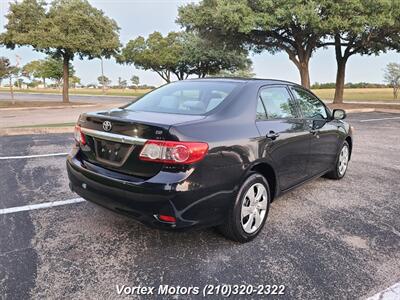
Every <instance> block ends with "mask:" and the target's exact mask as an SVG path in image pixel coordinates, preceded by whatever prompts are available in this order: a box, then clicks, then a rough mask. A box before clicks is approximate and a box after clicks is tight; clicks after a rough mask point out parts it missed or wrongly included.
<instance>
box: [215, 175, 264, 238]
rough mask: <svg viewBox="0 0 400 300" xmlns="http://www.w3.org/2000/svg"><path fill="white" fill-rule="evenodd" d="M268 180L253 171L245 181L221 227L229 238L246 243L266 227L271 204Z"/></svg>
mask: <svg viewBox="0 0 400 300" xmlns="http://www.w3.org/2000/svg"><path fill="white" fill-rule="evenodd" d="M270 198H271V194H270V189H269V185H268V181H267V180H266V179H265V178H264V177H263V176H262V175H260V174H258V173H253V174H251V175H250V176H249V177H247V179H246V180H245V181H244V182H243V184H242V186H241V188H240V189H239V192H238V195H237V197H236V200H235V203H234V205H232V207H231V209H230V210H229V215H228V219H227V221H226V223H225V224H223V225H221V226H220V227H219V229H220V231H221V232H222V233H223V234H224V235H225V236H226V237H228V238H229V239H231V240H234V241H236V242H240V243H246V242H249V241H251V240H252V239H254V238H255V237H256V236H257V235H258V234H259V233H260V231H261V229H262V228H263V227H264V224H265V221H266V219H267V215H268V211H269V205H270Z"/></svg>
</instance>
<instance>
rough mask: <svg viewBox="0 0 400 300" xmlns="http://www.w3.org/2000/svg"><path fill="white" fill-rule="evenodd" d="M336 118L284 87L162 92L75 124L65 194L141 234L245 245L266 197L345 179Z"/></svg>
mask: <svg viewBox="0 0 400 300" xmlns="http://www.w3.org/2000/svg"><path fill="white" fill-rule="evenodd" d="M345 117H346V114H345V112H344V111H343V110H340V109H336V110H334V111H333V112H331V111H330V110H329V109H328V108H327V107H326V106H325V104H324V103H323V102H322V101H321V100H319V99H318V98H317V97H316V96H315V95H314V94H313V93H311V92H310V91H308V90H306V89H304V88H303V87H301V86H299V85H297V84H294V83H290V82H286V81H277V80H261V79H229V78H228V79H227V78H225V79H222V78H212V79H198V80H186V81H179V82H175V83H171V84H168V85H165V86H163V87H161V88H158V89H156V90H154V91H152V92H150V93H148V94H146V95H144V96H142V97H141V98H140V99H139V100H137V101H136V102H134V103H131V104H129V105H126V106H125V107H121V108H118V109H112V110H110V111H100V112H94V113H86V114H83V115H81V116H80V118H79V121H78V123H77V125H76V127H75V140H76V145H75V146H74V148H73V151H72V153H71V155H70V156H69V157H68V159H67V168H68V175H69V179H70V186H71V189H72V190H73V191H75V192H76V193H78V194H79V195H81V196H82V197H83V198H85V199H87V200H89V201H92V202H94V203H97V204H99V205H101V206H104V207H106V208H108V209H111V210H113V211H116V212H119V213H122V214H125V215H128V216H130V217H132V218H135V219H137V220H139V221H141V222H143V223H144V224H147V225H149V226H153V227H157V228H164V229H174V230H179V229H186V228H201V227H209V226H218V227H219V228H220V230H221V231H222V232H223V233H224V234H225V235H226V236H227V237H229V238H231V239H232V240H235V241H239V242H247V241H250V240H252V239H253V238H254V237H256V236H257V235H258V234H259V232H260V231H261V229H262V228H263V226H264V224H265V221H266V219H267V215H268V210H269V206H270V202H271V201H272V200H273V199H274V198H275V197H277V196H278V195H280V194H282V193H283V192H286V191H288V190H290V189H292V188H294V187H296V186H298V185H300V184H301V183H304V182H306V181H307V180H309V179H312V178H316V177H320V176H322V175H325V176H326V177H329V178H334V179H340V178H342V177H343V176H344V175H345V173H346V170H347V167H348V162H349V160H350V155H351V150H352V147H353V142H352V134H351V128H350V126H349V125H348V124H347V123H345V122H343V121H342V120H343V119H344V118H345Z"/></svg>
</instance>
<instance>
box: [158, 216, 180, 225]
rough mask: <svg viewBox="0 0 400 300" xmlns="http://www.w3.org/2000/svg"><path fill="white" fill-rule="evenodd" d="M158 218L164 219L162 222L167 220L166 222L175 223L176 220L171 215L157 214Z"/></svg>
mask: <svg viewBox="0 0 400 300" xmlns="http://www.w3.org/2000/svg"><path fill="white" fill-rule="evenodd" d="M158 219H159V220H160V221H164V222H168V223H175V222H176V219H175V217H172V216H166V215H158Z"/></svg>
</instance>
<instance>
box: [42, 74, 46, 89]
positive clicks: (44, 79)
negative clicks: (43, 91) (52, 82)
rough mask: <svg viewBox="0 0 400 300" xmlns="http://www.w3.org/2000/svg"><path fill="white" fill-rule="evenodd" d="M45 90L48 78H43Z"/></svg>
mask: <svg viewBox="0 0 400 300" xmlns="http://www.w3.org/2000/svg"><path fill="white" fill-rule="evenodd" d="M43 88H46V78H44V77H43Z"/></svg>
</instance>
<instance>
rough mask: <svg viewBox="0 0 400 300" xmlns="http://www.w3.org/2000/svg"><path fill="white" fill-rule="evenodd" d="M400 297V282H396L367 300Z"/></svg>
mask: <svg viewBox="0 0 400 300" xmlns="http://www.w3.org/2000/svg"><path fill="white" fill-rule="evenodd" d="M398 299H400V282H398V283H395V284H394V285H392V286H391V287H388V288H387V289H386V290H383V291H381V292H379V293H377V294H375V295H373V296H372V297H369V298H367V299H366V300H398Z"/></svg>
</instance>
